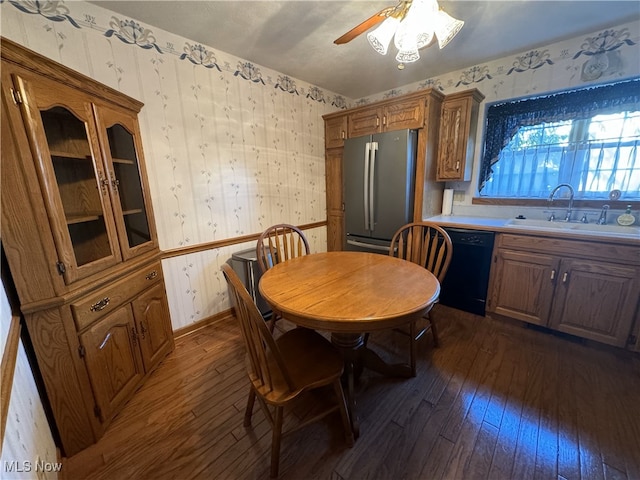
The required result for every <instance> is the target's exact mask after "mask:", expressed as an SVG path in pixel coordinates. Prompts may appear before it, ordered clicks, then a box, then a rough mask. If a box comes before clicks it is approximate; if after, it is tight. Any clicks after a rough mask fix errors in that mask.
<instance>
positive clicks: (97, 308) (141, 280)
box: [71, 262, 162, 330]
mask: <svg viewBox="0 0 640 480" xmlns="http://www.w3.org/2000/svg"><path fill="white" fill-rule="evenodd" d="M161 278H162V265H161V264H160V263H159V262H157V263H153V264H151V265H149V266H148V267H146V268H143V269H141V270H140V271H139V272H135V273H133V274H131V275H128V276H126V277H125V278H123V279H122V280H118V281H117V282H115V283H112V284H111V285H109V286H108V287H105V288H103V289H101V290H97V291H96V292H94V293H92V294H90V295H87V296H86V297H84V298H83V299H82V300H79V301H77V302H75V303H72V304H71V311H72V312H73V318H74V320H75V322H76V327H77V328H78V330H82V329H84V328H86V327H88V326H89V325H91V324H92V323H93V322H94V321H96V320H97V319H98V318H100V317H102V316H103V315H105V314H106V313H109V312H111V311H113V310H115V309H116V308H118V307H119V306H120V305H122V304H124V303H125V302H127V301H128V300H130V299H132V298H133V297H135V296H136V295H138V294H139V293H140V292H142V291H143V290H145V289H146V288H148V287H150V286H151V285H153V284H154V283H156V282H157V281H159V280H160V279H161Z"/></svg>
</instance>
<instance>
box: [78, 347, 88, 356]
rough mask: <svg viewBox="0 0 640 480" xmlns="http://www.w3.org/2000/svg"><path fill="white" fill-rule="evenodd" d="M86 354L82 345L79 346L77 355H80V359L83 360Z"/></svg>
mask: <svg viewBox="0 0 640 480" xmlns="http://www.w3.org/2000/svg"><path fill="white" fill-rule="evenodd" d="M86 354H87V351H86V350H85V348H84V346H83V345H80V346H79V347H78V355H80V358H84V356H85V355H86Z"/></svg>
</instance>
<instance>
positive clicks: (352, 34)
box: [333, 6, 396, 45]
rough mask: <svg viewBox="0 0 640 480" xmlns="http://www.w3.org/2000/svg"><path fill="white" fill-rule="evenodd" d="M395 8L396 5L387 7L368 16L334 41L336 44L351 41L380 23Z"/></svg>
mask: <svg viewBox="0 0 640 480" xmlns="http://www.w3.org/2000/svg"><path fill="white" fill-rule="evenodd" d="M395 9H396V7H395V6H394V7H387V8H385V9H382V10H380V11H379V12H378V13H376V14H375V15H372V16H371V17H369V18H367V19H366V20H365V21H364V22H362V23H361V24H360V25H358V26H356V27H353V28H352V29H351V30H349V31H348V32H347V33H345V34H344V35H342V36H341V37H340V38H337V39H336V40H334V41H333V43H335V44H336V45H342V44H343V43H347V42H350V41H351V40H353V39H354V38H356V37H357V36H358V35H360V34H361V33H364V32H366V31H367V30H369V29H370V28H371V27H373V26H374V25H377V24H378V23H380V22H382V21H383V20H384V19H386V18H387V17H388V16H389V14H390V13H391V12H392V11H393V10H395Z"/></svg>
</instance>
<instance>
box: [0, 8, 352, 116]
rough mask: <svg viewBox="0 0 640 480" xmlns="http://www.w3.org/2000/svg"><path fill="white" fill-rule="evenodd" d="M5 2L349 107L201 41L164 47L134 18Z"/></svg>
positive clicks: (314, 88)
mask: <svg viewBox="0 0 640 480" xmlns="http://www.w3.org/2000/svg"><path fill="white" fill-rule="evenodd" d="M5 2H7V3H9V4H11V5H13V6H14V7H15V8H17V9H18V10H20V11H21V12H23V13H26V14H29V15H40V16H42V17H44V18H46V19H47V20H50V21H52V22H69V23H70V24H71V25H73V26H74V27H75V28H78V29H82V28H91V29H93V30H98V31H101V32H103V35H104V36H105V37H107V38H112V37H115V38H117V39H118V40H120V41H121V42H122V43H125V44H127V45H132V46H137V47H139V48H142V49H145V50H155V51H156V52H157V53H159V54H162V55H175V56H177V57H178V58H179V59H180V60H184V61H189V62H191V63H192V64H193V65H198V66H202V67H204V68H208V69H217V70H218V71H219V72H222V71H225V72H228V73H232V74H233V76H234V77H239V78H241V79H243V80H247V81H250V82H253V83H256V84H260V85H263V86H265V87H266V86H272V87H273V88H277V89H279V90H282V91H283V92H286V93H290V94H291V95H303V96H304V97H306V98H309V99H311V100H313V101H315V102H319V103H325V104H329V105H332V106H334V107H336V108H339V109H346V108H348V106H349V105H348V102H347V99H345V97H343V96H342V95H336V94H330V93H325V92H324V90H322V89H321V88H319V87H317V86H313V85H311V86H309V88H304V87H298V86H297V85H296V81H295V79H292V78H291V77H289V76H288V75H284V74H279V75H278V77H277V79H276V80H275V81H274V80H273V79H272V78H271V77H267V78H266V79H265V78H263V74H262V72H261V71H260V68H259V67H257V66H256V65H254V64H253V63H251V62H246V61H242V60H238V62H237V64H236V66H235V67H232V66H231V65H230V64H229V62H224V64H223V65H220V64H219V63H218V60H217V58H216V55H215V53H214V52H213V51H211V50H209V49H207V47H205V46H204V45H201V44H197V43H195V44H191V43H189V42H185V44H184V46H183V48H182V52H179V51H178V50H176V46H175V45H174V44H173V43H172V42H169V41H167V42H165V46H160V44H159V42H158V40H157V39H156V37H155V35H154V33H153V30H151V29H149V28H146V27H145V26H143V25H142V24H140V23H139V22H137V21H135V20H132V19H121V18H119V17H116V16H112V17H111V21H110V22H109V25H108V26H104V25H99V24H98V22H97V19H96V17H95V16H93V15H90V14H87V13H84V14H81V15H79V16H76V15H75V14H74V13H72V12H71V10H70V9H69V7H67V5H66V3H65V2H64V1H63V0H44V1H42V0H0V4H2V3H5Z"/></svg>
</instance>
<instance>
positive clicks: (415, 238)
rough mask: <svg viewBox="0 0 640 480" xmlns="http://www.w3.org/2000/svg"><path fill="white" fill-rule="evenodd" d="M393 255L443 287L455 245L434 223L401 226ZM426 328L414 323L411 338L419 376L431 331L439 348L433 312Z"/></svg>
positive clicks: (426, 318) (413, 364)
mask: <svg viewBox="0 0 640 480" xmlns="http://www.w3.org/2000/svg"><path fill="white" fill-rule="evenodd" d="M390 247H391V248H390V249H389V255H391V256H394V257H398V258H402V259H404V260H408V261H410V262H413V263H416V264H418V265H420V266H422V267H424V268H426V269H427V270H429V271H430V272H431V273H433V274H434V275H435V276H436V278H437V279H438V281H439V282H440V284H442V281H443V280H444V277H445V275H446V274H447V270H448V268H449V264H450V263H451V257H452V255H453V244H452V243H451V238H450V237H449V234H448V233H447V232H446V231H445V230H444V229H443V228H442V227H440V226H439V225H436V224H435V223H431V222H414V223H409V224H407V225H404V226H402V227H400V229H399V230H398V231H397V232H396V233H395V234H394V236H393V238H392V239H391V245H390ZM423 319H424V321H425V325H424V327H422V328H418V325H417V322H411V324H410V325H409V331H408V332H406V331H402V330H401V331H402V332H403V333H408V335H409V337H410V347H409V352H410V361H411V373H412V374H413V375H414V376H415V374H416V344H417V341H418V340H419V339H420V337H422V336H423V335H424V334H425V333H427V332H428V331H429V330H431V334H432V336H433V343H434V345H435V346H436V347H437V346H438V329H437V328H436V323H435V322H434V319H433V315H432V312H427V314H426V315H425V316H424V317H423Z"/></svg>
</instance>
